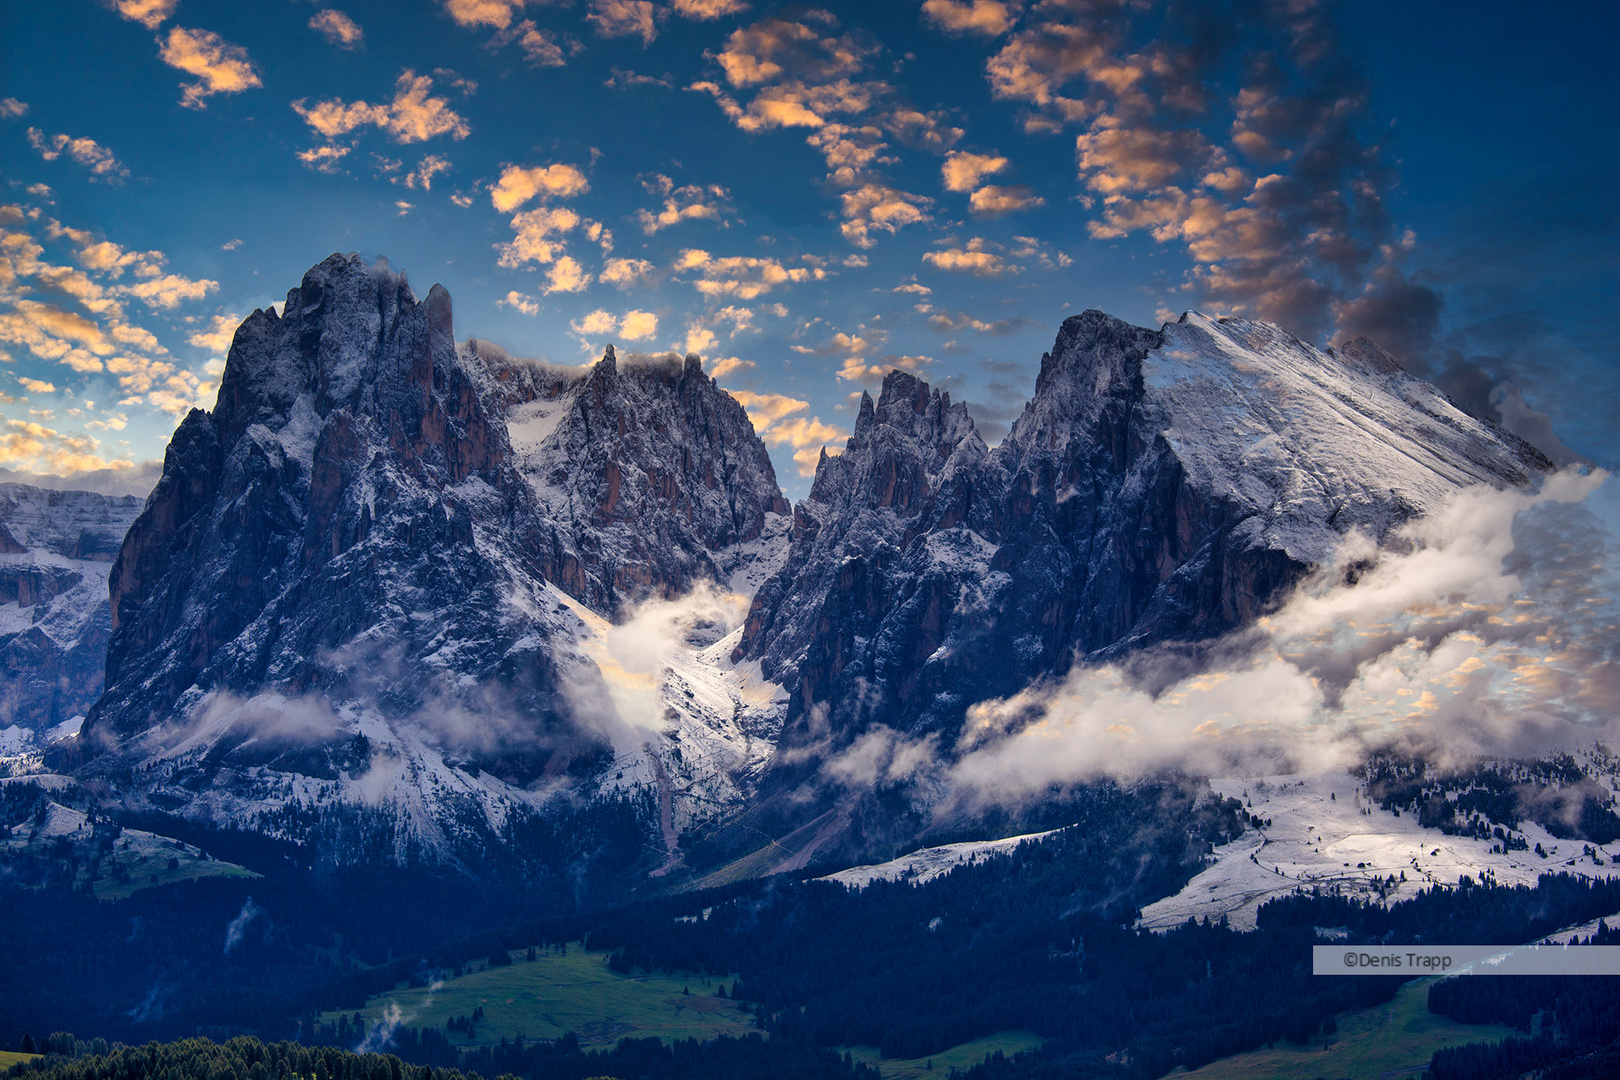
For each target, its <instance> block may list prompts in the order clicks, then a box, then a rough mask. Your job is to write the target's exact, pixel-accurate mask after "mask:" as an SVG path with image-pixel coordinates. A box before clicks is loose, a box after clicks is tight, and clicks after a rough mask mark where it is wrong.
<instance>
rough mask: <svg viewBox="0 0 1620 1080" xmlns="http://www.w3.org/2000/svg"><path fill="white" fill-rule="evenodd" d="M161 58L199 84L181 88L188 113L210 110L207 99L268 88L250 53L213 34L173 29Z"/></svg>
mask: <svg viewBox="0 0 1620 1080" xmlns="http://www.w3.org/2000/svg"><path fill="white" fill-rule="evenodd" d="M158 55H159V56H160V57H161V58H162V60H163V62H164V63H165V64H168V65H169V66H170V67H172V68H175V69H177V70H179V71H183V72H185V73H186V74H187V75H190V76H193V77H194V78H195V79H196V80H197V81H196V82H194V83H190V84H186V85H182V86H181V88H180V104H181V105H184V106H185V107H186V108H188V109H203V108H207V105H208V102H207V99H208V98H210V97H212V96H214V95H215V94H239V93H241V92H242V91H244V90H251V89H253V88H254V87H255V86H263V85H264V83H263V82H262V81H261V80H260V78H259V69H258V67H257V66H256V65H255V64H254V63H253V61H252V60H251V59H250V58H249V57H248V53H247V50H246V49H244V48H242V46H240V45H232V44H231V43H230V42H228V41H226V40H225V39H224V38H222V37H220V36H219V35H218V34H216V33H214V32H213V31H211V30H192V29H188V28H187V27H184V26H174V27H170V28H169V39H168V41H167V42H165V43H164V44H163V48H162V50H161V51H160V52H159V54H158Z"/></svg>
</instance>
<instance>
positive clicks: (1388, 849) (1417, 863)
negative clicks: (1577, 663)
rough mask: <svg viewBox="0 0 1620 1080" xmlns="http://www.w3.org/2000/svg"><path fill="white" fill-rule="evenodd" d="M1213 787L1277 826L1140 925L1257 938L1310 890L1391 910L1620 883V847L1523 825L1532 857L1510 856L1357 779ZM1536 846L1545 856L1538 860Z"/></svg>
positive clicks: (1338, 776) (1160, 904) (1325, 776)
mask: <svg viewBox="0 0 1620 1080" xmlns="http://www.w3.org/2000/svg"><path fill="white" fill-rule="evenodd" d="M1610 782H1611V783H1612V782H1613V778H1612V777H1611V778H1610ZM1210 786H1211V787H1212V788H1213V789H1214V790H1215V791H1216V792H1218V793H1219V794H1220V795H1222V796H1225V797H1229V798H1235V799H1240V800H1241V801H1242V802H1243V803H1244V805H1245V808H1246V810H1247V811H1248V812H1249V813H1250V814H1253V815H1254V816H1256V817H1258V818H1260V819H1262V820H1263V821H1269V822H1270V823H1269V824H1267V825H1263V826H1261V827H1260V828H1258V829H1251V830H1247V831H1245V832H1244V833H1243V835H1242V836H1240V837H1238V838H1237V839H1236V840H1234V841H1233V842H1232V843H1230V844H1226V845H1224V846H1222V847H1219V848H1217V849H1216V850H1215V853H1214V861H1213V863H1212V865H1210V866H1209V867H1208V868H1207V869H1205V870H1204V871H1203V872H1201V873H1200V874H1198V875H1197V876H1196V877H1194V878H1193V879H1192V880H1191V881H1190V882H1188V883H1187V886H1186V887H1185V888H1184V889H1182V890H1181V891H1180V892H1178V893H1177V894H1175V895H1174V896H1170V897H1166V898H1165V899H1163V900H1160V901H1157V902H1156V903H1153V904H1150V905H1148V906H1147V907H1145V908H1143V909H1142V918H1141V921H1140V923H1139V924H1138V925H1141V926H1144V927H1147V928H1149V929H1153V930H1168V929H1171V928H1172V927H1175V926H1178V925H1180V924H1181V923H1184V922H1186V921H1187V920H1188V919H1189V918H1195V919H1204V918H1206V917H1207V918H1209V919H1210V920H1211V921H1216V920H1218V919H1220V918H1221V917H1223V916H1224V917H1225V918H1227V919H1228V920H1229V922H1230V923H1231V925H1232V926H1233V927H1234V928H1236V929H1239V930H1248V929H1253V927H1254V924H1255V912H1256V911H1258V910H1259V908H1260V906H1261V905H1262V904H1264V903H1265V902H1266V901H1267V900H1270V899H1272V898H1274V897H1278V896H1286V895H1288V894H1289V893H1292V892H1295V891H1296V890H1305V891H1309V890H1310V889H1312V888H1319V889H1324V890H1331V889H1338V890H1340V891H1342V892H1344V893H1346V894H1348V895H1355V896H1360V897H1362V898H1364V899H1376V900H1379V901H1380V902H1385V903H1388V902H1392V901H1396V900H1401V899H1406V898H1410V897H1411V896H1412V895H1413V894H1414V893H1415V892H1416V891H1417V890H1419V889H1424V888H1428V887H1430V886H1432V885H1455V884H1456V883H1457V881H1458V879H1459V878H1462V877H1465V876H1466V877H1470V878H1473V879H1474V880H1475V881H1476V882H1477V881H1480V880H1482V879H1483V878H1485V877H1487V876H1489V877H1492V878H1494V880H1495V881H1496V882H1497V883H1498V884H1502V885H1515V884H1525V885H1534V884H1535V882H1536V880H1537V879H1538V878H1539V877H1540V876H1541V875H1542V874H1548V873H1559V872H1563V873H1571V874H1580V875H1583V876H1590V877H1610V876H1614V875H1616V874H1620V863H1617V862H1616V859H1617V858H1620V843H1617V844H1610V845H1608V846H1606V847H1605V846H1600V845H1591V844H1586V843H1583V842H1581V841H1578V840H1559V839H1557V838H1555V837H1554V836H1552V835H1551V834H1550V833H1548V832H1547V831H1546V830H1545V829H1544V828H1542V827H1541V826H1540V825H1537V824H1536V823H1535V822H1533V821H1525V822H1523V823H1522V824H1521V826H1520V827H1519V828H1518V829H1517V830H1515V832H1516V833H1517V834H1518V835H1520V836H1522V837H1523V838H1524V839H1525V841H1526V842H1527V843H1528V845H1529V850H1527V851H1508V850H1503V848H1504V845H1503V844H1501V843H1500V842H1499V841H1497V840H1494V839H1491V840H1483V839H1476V838H1474V837H1471V836H1458V835H1447V834H1446V833H1444V832H1442V831H1440V830H1439V829H1429V828H1424V827H1422V826H1421V825H1419V824H1418V819H1417V816H1416V815H1414V814H1411V813H1404V814H1400V815H1399V816H1396V814H1395V813H1393V812H1389V811H1384V810H1381V809H1379V807H1378V805H1377V804H1376V803H1374V802H1372V801H1371V800H1370V799H1369V798H1368V796H1367V791H1366V788H1365V787H1364V786H1363V785H1362V784H1361V783H1360V781H1359V780H1358V778H1357V777H1355V776H1352V775H1350V774H1348V773H1345V772H1342V771H1333V772H1323V773H1314V774H1303V775H1297V776H1267V777H1249V778H1224V779H1219V780H1212V781H1210ZM1538 844H1539V845H1540V846H1541V848H1542V850H1543V851H1545V852H1546V855H1545V856H1541V855H1538V854H1537V853H1536V851H1535V848H1536V846H1537V845H1538ZM1588 849H1590V852H1589V851H1588ZM1391 877H1393V878H1394V879H1395V880H1394V881H1393V882H1391V881H1390V878H1391ZM1403 877H1404V880H1403Z"/></svg>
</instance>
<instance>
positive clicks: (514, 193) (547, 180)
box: [489, 163, 591, 214]
mask: <svg viewBox="0 0 1620 1080" xmlns="http://www.w3.org/2000/svg"><path fill="white" fill-rule="evenodd" d="M590 186H591V185H590V181H588V180H587V179H586V178H585V174H584V173H583V172H581V171H580V170H579V169H578V168H577V167H576V166H573V165H566V164H561V163H559V164H555V165H545V166H535V167H534V168H529V169H525V168H523V167H522V166H520V165H504V166H502V167H501V178H500V180H499V181H498V182H497V183H496V184H495V186H494V187H493V188H491V189H490V192H489V201H490V205H492V206H494V207H495V209H497V210H499V211H500V212H501V213H503V214H504V213H506V212H508V211H510V210H515V209H517V208H518V207H520V206H522V205H523V204H524V203H526V202H528V201H529V200H530V199H533V198H535V197H536V196H539V197H540V198H542V199H551V198H560V199H567V198H572V197H573V196H575V195H578V194H579V193H580V192H583V191H588V190H589V189H590Z"/></svg>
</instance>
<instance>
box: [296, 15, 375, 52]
mask: <svg viewBox="0 0 1620 1080" xmlns="http://www.w3.org/2000/svg"><path fill="white" fill-rule="evenodd" d="M309 28H310V29H311V30H314V31H315V32H316V33H318V34H320V35H321V36H322V37H324V38H325V39H326V40H327V42H328V43H330V44H332V45H336V46H337V47H338V48H340V49H358V48H359V47H360V45H361V43H362V42H363V41H364V40H365V37H366V34H365V31H364V30H362V29H360V24H359V23H357V22H355V21H354V20H353V19H351V18H350V17H349V16H347V15H345V14H344V13H343V12H341V11H337V10H335V9H333V8H326V9H325V10H323V11H317V12H316V13H315V15H314V17H313V18H311V19H310V20H309Z"/></svg>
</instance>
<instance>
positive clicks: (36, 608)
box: [0, 484, 141, 752]
mask: <svg viewBox="0 0 1620 1080" xmlns="http://www.w3.org/2000/svg"><path fill="white" fill-rule="evenodd" d="M140 511H141V500H140V499H138V498H135V497H134V496H132V495H131V496H122V497H114V496H108V495H97V494H94V493H92V492H87V491H47V490H44V489H41V488H35V487H28V486H26V485H24V484H0V730H9V729H13V728H14V729H16V735H15V738H13V739H12V740H11V742H13V743H15V744H16V745H15V746H13V747H12V750H11V752H15V751H17V750H20V749H22V748H23V747H24V746H26V745H29V744H32V743H34V742H36V741H38V740H41V739H45V738H49V737H50V733H51V732H52V731H53V730H54V729H58V728H61V727H62V726H63V725H66V724H67V723H68V722H69V721H71V720H72V719H73V718H74V717H76V716H83V715H84V714H85V713H86V712H88V711H89V709H90V706H91V705H93V704H94V703H95V700H96V698H98V697H99V696H100V695H101V677H102V659H103V656H104V655H105V650H106V647H107V635H108V629H109V620H108V604H107V573H108V570H109V568H110V567H111V565H112V559H113V556H114V555H116V554H117V552H118V545H119V544H120V543H121V542H122V541H123V538H124V533H125V532H126V531H127V530H128V529H129V526H130V523H131V522H133V521H134V520H135V516H136V515H137V514H139V513H140Z"/></svg>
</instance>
